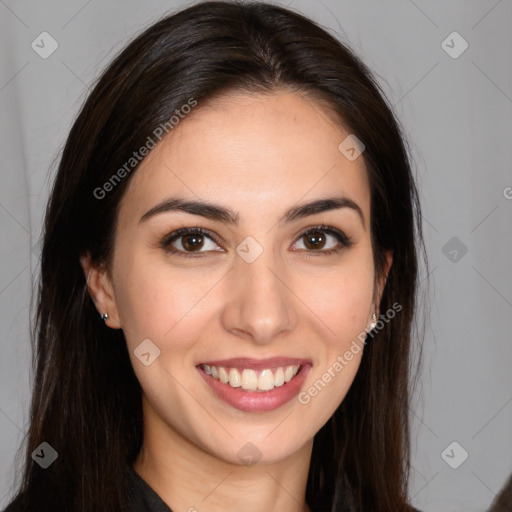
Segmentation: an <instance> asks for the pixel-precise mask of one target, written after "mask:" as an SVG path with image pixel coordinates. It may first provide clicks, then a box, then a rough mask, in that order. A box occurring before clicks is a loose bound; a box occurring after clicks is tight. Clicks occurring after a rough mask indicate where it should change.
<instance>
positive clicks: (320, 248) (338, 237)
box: [294, 225, 353, 255]
mask: <svg viewBox="0 0 512 512" xmlns="http://www.w3.org/2000/svg"><path fill="white" fill-rule="evenodd" d="M300 243H303V244H304V247H300V246H299V247H297V244H300ZM352 244H353V242H352V240H351V238H350V237H348V236H347V235H345V233H343V231H340V230H339V229H336V228H334V227H330V226H325V225H321V226H314V227H312V228H309V229H308V230H306V231H304V233H302V235H300V237H299V239H298V241H297V242H296V243H295V244H294V245H295V249H294V250H296V249H303V250H304V251H305V252H309V253H313V254H315V253H317V254H319V255H320V254H322V255H329V254H333V253H336V252H339V251H341V250H342V249H343V248H348V247H350V246H351V245H352Z"/></svg>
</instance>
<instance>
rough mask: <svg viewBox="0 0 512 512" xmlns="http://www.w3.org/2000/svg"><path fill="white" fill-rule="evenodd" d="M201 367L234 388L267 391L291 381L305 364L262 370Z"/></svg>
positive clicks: (202, 365)
mask: <svg viewBox="0 0 512 512" xmlns="http://www.w3.org/2000/svg"><path fill="white" fill-rule="evenodd" d="M199 368H201V369H202V370H203V371H204V372H205V373H206V374H207V375H210V376H211V377H213V378H214V379H215V380H218V381H220V382H222V383H223V384H226V385H227V386H230V387H232V388H238V389H239V390H243V391H248V392H265V391H271V390H272V389H274V388H278V387H281V386H283V385H285V384H286V383H288V382H290V381H291V380H292V379H293V378H294V377H295V376H296V375H297V374H298V373H299V372H300V370H301V369H302V368H303V365H299V364H295V365H289V366H279V367H277V368H274V369H270V368H266V369H263V370H261V371H256V370H253V369H251V368H229V367H224V366H213V365H208V364H200V365H199Z"/></svg>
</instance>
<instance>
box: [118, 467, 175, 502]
mask: <svg viewBox="0 0 512 512" xmlns="http://www.w3.org/2000/svg"><path fill="white" fill-rule="evenodd" d="M128 489H130V491H129V492H130V495H129V499H130V507H129V508H128V510H127V512H172V510H171V509H170V508H169V507H168V506H167V505H166V504H165V503H164V502H163V501H162V498H160V496H158V494H157V493H156V492H155V491H154V490H153V489H152V488H151V487H150V486H149V485H148V484H147V482H146V481H145V480H144V479H143V478H142V477H141V476H140V475H139V474H138V473H137V471H135V469H133V467H132V466H130V467H129V468H128Z"/></svg>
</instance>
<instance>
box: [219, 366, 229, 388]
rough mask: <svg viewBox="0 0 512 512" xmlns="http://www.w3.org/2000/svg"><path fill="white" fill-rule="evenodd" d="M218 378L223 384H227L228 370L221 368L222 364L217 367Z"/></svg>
mask: <svg viewBox="0 0 512 512" xmlns="http://www.w3.org/2000/svg"><path fill="white" fill-rule="evenodd" d="M219 380H220V381H221V382H222V383H223V384H227V383H228V382H229V375H228V372H227V371H226V370H225V369H224V368H222V366H220V367H219Z"/></svg>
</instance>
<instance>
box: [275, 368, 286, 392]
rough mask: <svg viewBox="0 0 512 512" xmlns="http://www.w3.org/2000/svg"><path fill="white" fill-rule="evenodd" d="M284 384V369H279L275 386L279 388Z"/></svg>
mask: <svg viewBox="0 0 512 512" xmlns="http://www.w3.org/2000/svg"><path fill="white" fill-rule="evenodd" d="M283 384H284V372H283V369H282V368H278V369H277V370H276V373H274V386H275V387H276V388H278V387H279V386H282V385H283Z"/></svg>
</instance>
